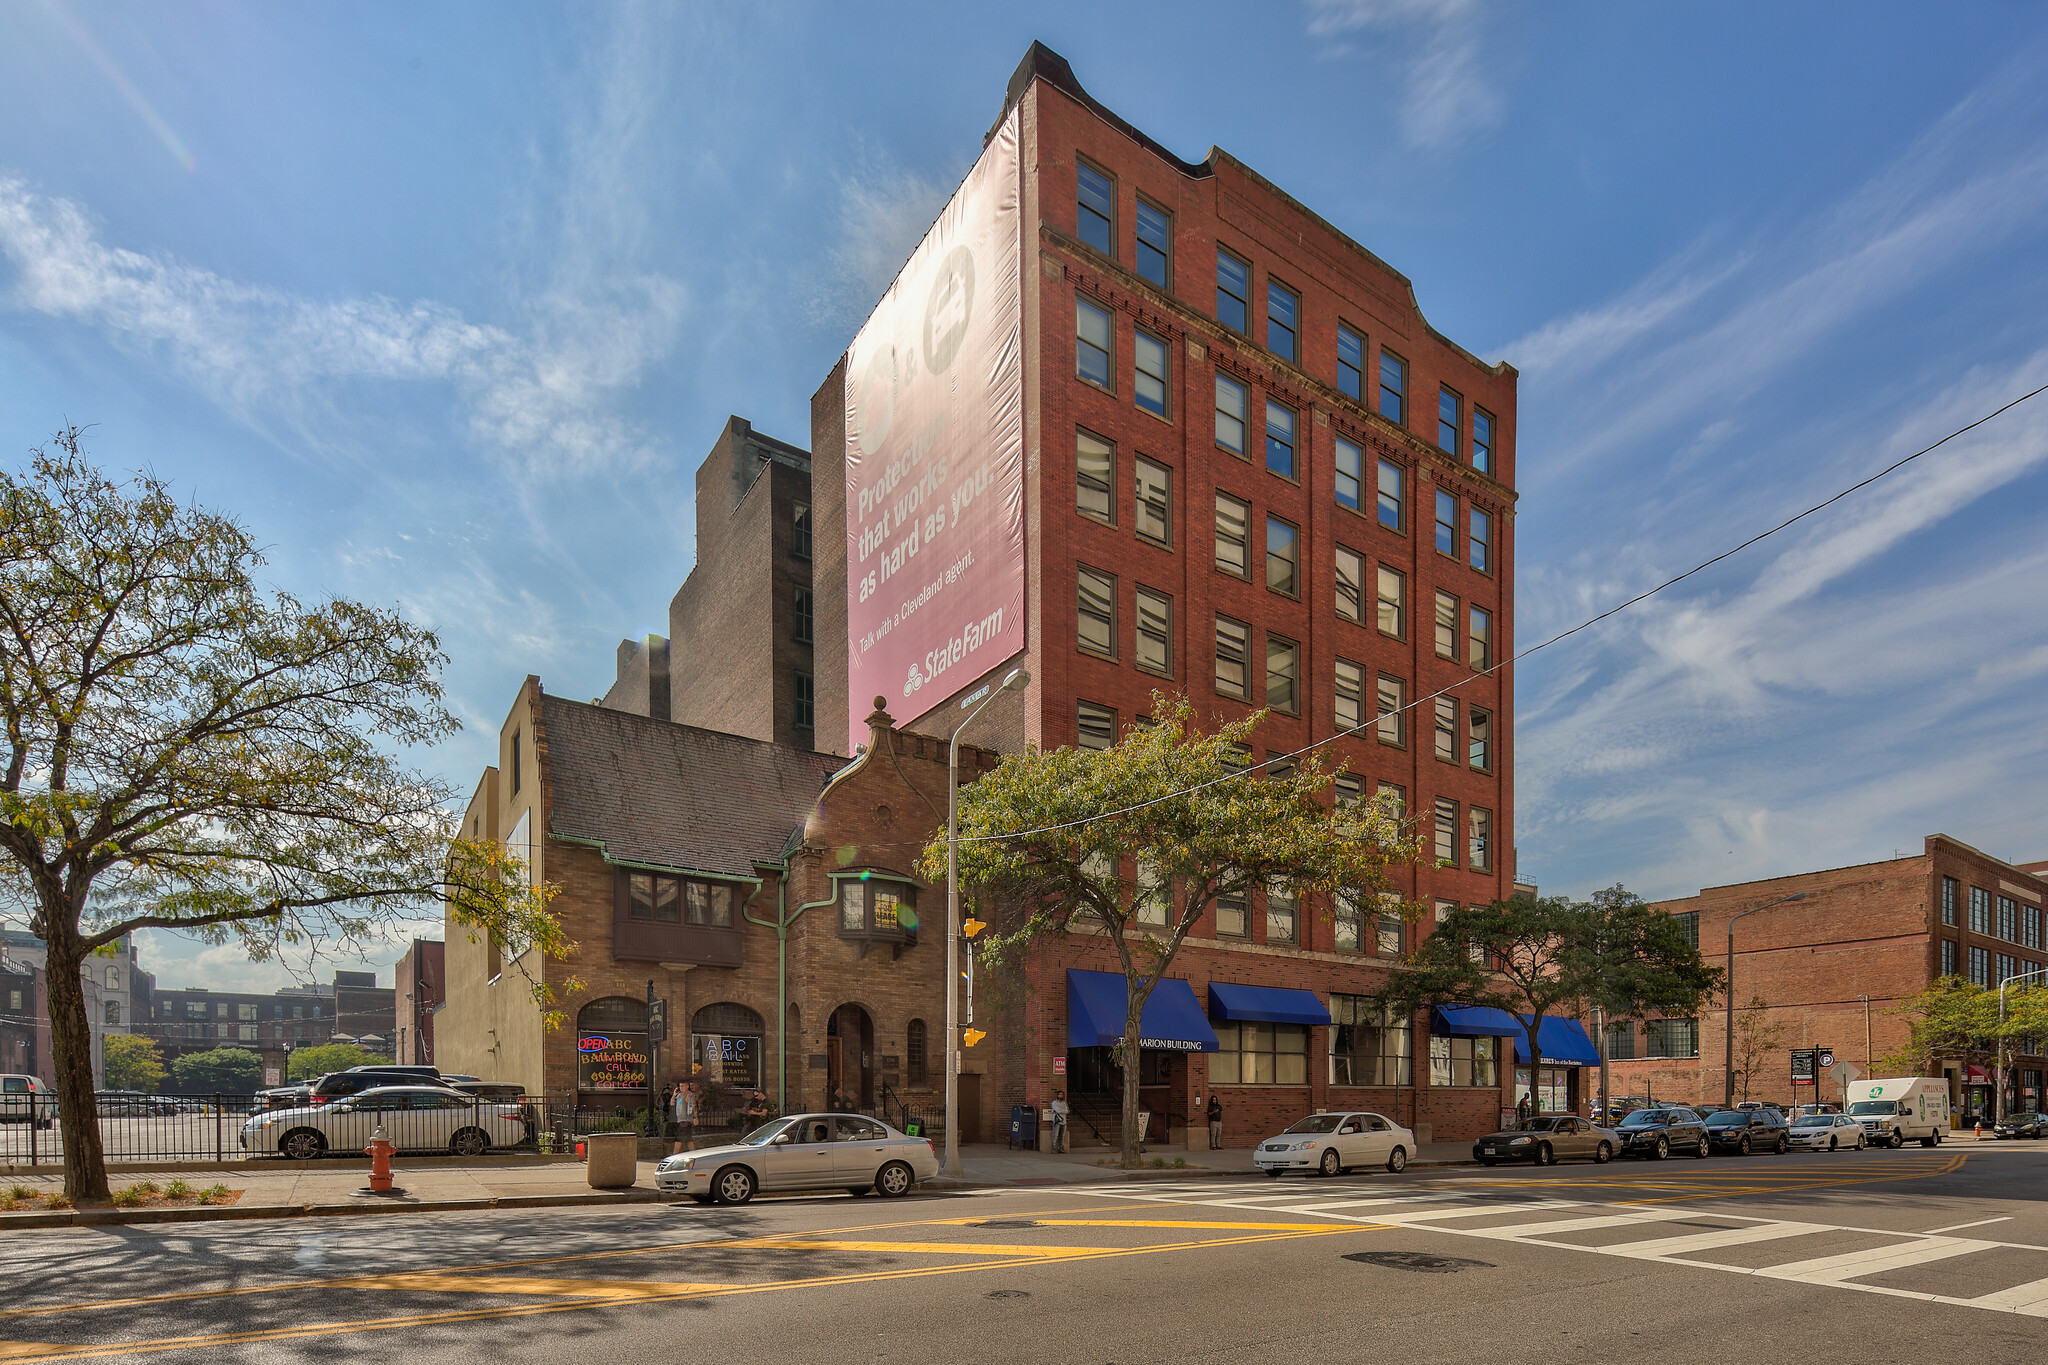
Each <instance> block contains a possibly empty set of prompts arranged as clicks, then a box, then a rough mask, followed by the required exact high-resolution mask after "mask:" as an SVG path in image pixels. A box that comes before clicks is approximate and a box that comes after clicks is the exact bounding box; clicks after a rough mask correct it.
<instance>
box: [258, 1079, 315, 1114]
mask: <svg viewBox="0 0 2048 1365" xmlns="http://www.w3.org/2000/svg"><path fill="white" fill-rule="evenodd" d="M312 1094H313V1083H312V1082H311V1081H297V1082H294V1083H293V1084H291V1085H277V1086H272V1087H271V1088H270V1089H268V1090H259V1091H257V1092H256V1098H257V1099H258V1100H259V1101H260V1102H261V1104H262V1107H263V1108H265V1109H299V1108H303V1107H304V1106H306V1105H308V1104H311V1103H312Z"/></svg>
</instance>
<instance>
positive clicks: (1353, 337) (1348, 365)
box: [1337, 322, 1365, 506]
mask: <svg viewBox="0 0 2048 1365" xmlns="http://www.w3.org/2000/svg"><path fill="white" fill-rule="evenodd" d="M1337 390H1338V392H1340V393H1342V394H1343V395H1344V396H1345V397H1347V398H1354V399H1357V400H1358V401H1359V402H1361V403H1363V402H1364V401H1365V338H1364V337H1362V336H1360V335H1359V334H1358V333H1356V332H1354V331H1352V330H1351V329H1350V328H1349V327H1346V326H1345V325H1344V324H1343V323H1341V322H1340V323H1338V324H1337ZM1352 505H1353V506H1356V505H1357V504H1355V503H1354V504H1352Z"/></svg>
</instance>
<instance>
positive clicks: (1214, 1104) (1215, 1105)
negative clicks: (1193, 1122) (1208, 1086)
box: [1208, 1090, 1223, 1152]
mask: <svg viewBox="0 0 2048 1365" xmlns="http://www.w3.org/2000/svg"><path fill="white" fill-rule="evenodd" d="M1208 1115H1209V1150H1210V1151H1212V1152H1220V1151H1222V1150H1223V1101H1222V1100H1220V1099H1218V1098H1217V1096H1216V1092H1215V1091H1213V1090H1212V1091H1210V1092H1209V1108H1208Z"/></svg>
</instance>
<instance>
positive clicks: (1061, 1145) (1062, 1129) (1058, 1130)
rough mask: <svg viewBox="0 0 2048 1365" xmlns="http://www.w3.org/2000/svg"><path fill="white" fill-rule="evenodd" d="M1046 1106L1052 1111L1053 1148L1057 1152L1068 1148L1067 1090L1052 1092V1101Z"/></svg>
mask: <svg viewBox="0 0 2048 1365" xmlns="http://www.w3.org/2000/svg"><path fill="white" fill-rule="evenodd" d="M1046 1108H1047V1109H1048V1110H1050V1111H1051V1113H1052V1149H1053V1150H1054V1151H1055V1152H1064V1151H1066V1150H1067V1092H1066V1091H1064V1090H1055V1091H1053V1092H1052V1103H1051V1104H1049V1105H1047V1106H1046Z"/></svg>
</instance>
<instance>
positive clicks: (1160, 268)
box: [1138, 199, 1173, 289]
mask: <svg viewBox="0 0 2048 1365" xmlns="http://www.w3.org/2000/svg"><path fill="white" fill-rule="evenodd" d="M1138 273H1139V274H1140V275H1142V276H1143V277H1144V278H1146V279H1148V280H1150V281H1152V283H1154V284H1156V285H1158V286H1159V287H1160V288H1161V289H1172V288H1173V215H1172V214H1170V213H1168V212H1167V211H1166V210H1165V209H1162V208H1156V207H1154V206H1153V205H1151V204H1148V203H1146V202H1145V201H1144V200H1143V199H1140V200H1138Z"/></svg>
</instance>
